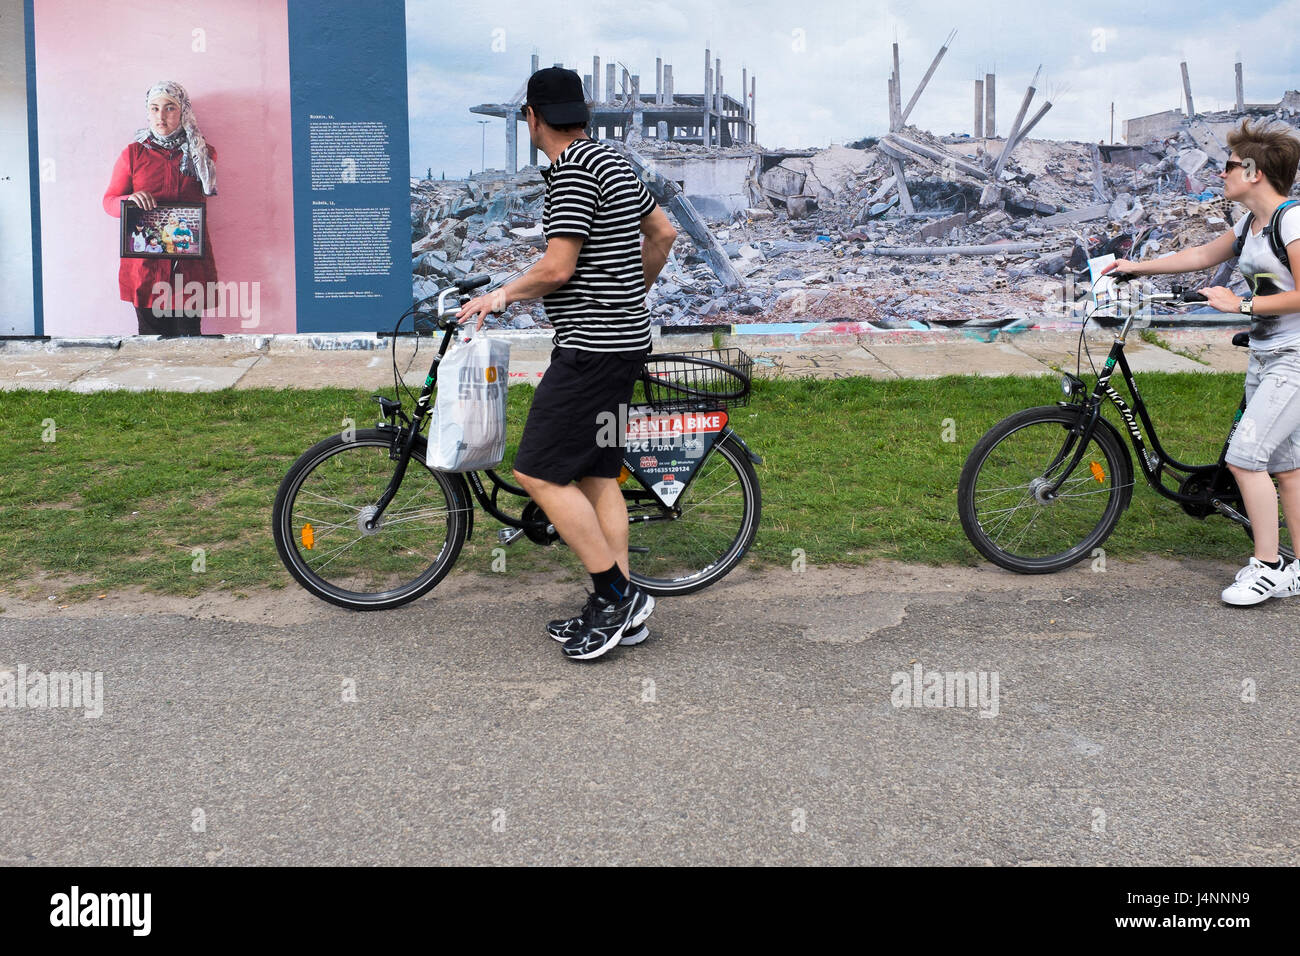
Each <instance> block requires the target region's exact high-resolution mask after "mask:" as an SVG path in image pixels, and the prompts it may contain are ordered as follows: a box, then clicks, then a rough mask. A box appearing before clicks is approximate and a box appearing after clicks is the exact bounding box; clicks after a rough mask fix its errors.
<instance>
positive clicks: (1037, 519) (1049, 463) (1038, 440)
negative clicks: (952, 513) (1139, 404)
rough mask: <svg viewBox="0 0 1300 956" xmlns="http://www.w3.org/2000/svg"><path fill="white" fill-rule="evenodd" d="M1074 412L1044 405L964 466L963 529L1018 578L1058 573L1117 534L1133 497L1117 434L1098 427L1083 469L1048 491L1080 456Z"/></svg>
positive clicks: (1006, 424)
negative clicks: (1116, 529)
mask: <svg viewBox="0 0 1300 956" xmlns="http://www.w3.org/2000/svg"><path fill="white" fill-rule="evenodd" d="M1082 414H1083V412H1082V410H1081V409H1079V408H1077V407H1070V406H1060V405H1046V406H1042V407H1040V408H1028V409H1025V410H1024V411H1022V412H1017V413H1016V414H1014V415H1012V416H1010V417H1008V418H1005V419H1003V420H1002V421H1000V422H998V424H996V425H994V426H993V427H992V428H991V429H989V431H988V432H987V433H986V434H985V435H984V437H983V438H981V439H980V440H979V441H978V442H977V443H976V444H975V447H974V448H973V449H971V453H970V455H969V456H968V457H967V459H966V465H965V467H964V468H963V469H962V472H961V479H960V481H959V482H958V484H957V510H958V512H959V514H960V515H961V525H962V529H963V530H964V531H965V532H966V537H967V538H969V539H970V542H971V544H973V545H974V546H975V548H976V550H978V551H979V553H980V554H982V555H984V557H986V558H988V559H989V560H990V561H992V562H993V563H994V564H996V565H999V566H1000V567H1003V568H1006V569H1007V570H1009V571H1016V572H1019V573H1020V574H1044V573H1048V572H1051V571H1060V570H1061V569H1063V568H1068V567H1069V566H1070V565H1072V564H1075V563H1076V562H1078V561H1080V560H1082V559H1083V558H1085V557H1087V556H1088V555H1089V554H1090V553H1091V551H1092V549H1093V548H1095V547H1097V545H1099V544H1101V543H1102V542H1103V541H1105V540H1106V538H1107V537H1108V536H1109V535H1110V533H1111V531H1112V530H1113V529H1114V527H1115V524H1116V522H1118V521H1119V516H1120V514H1121V513H1123V511H1124V509H1125V508H1127V507H1128V503H1129V499H1130V497H1131V496H1132V492H1133V468H1132V463H1131V461H1130V460H1129V457H1128V453H1127V452H1126V451H1125V449H1124V446H1123V445H1121V444H1120V441H1119V439H1118V438H1117V437H1116V436H1115V433H1114V432H1113V431H1112V430H1111V429H1110V428H1108V427H1106V425H1105V424H1104V423H1102V422H1098V424H1097V427H1096V428H1095V429H1094V430H1093V433H1092V436H1091V438H1090V439H1089V442H1088V447H1087V448H1086V449H1085V450H1084V454H1083V457H1082V458H1081V459H1080V461H1079V465H1078V467H1077V468H1076V469H1075V470H1074V472H1073V473H1072V474H1069V475H1066V477H1065V481H1064V482H1063V483H1062V484H1061V487H1060V489H1059V490H1058V491H1057V493H1056V494H1055V495H1053V496H1049V495H1048V494H1047V491H1046V489H1047V488H1048V487H1049V486H1050V485H1051V484H1052V483H1054V482H1055V481H1056V479H1057V478H1059V477H1060V475H1061V472H1062V470H1063V469H1065V468H1066V467H1068V466H1069V464H1070V462H1071V461H1072V460H1073V459H1074V455H1075V452H1076V451H1077V450H1078V441H1079V439H1078V437H1077V436H1075V435H1074V434H1072V431H1071V430H1072V429H1073V428H1075V427H1076V426H1077V425H1078V424H1079V421H1080V416H1081V415H1082Z"/></svg>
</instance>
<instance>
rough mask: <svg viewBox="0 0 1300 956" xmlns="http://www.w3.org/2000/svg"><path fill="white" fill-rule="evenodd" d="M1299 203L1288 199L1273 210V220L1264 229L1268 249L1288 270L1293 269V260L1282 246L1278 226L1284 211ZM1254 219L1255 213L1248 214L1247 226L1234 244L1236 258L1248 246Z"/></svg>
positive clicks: (1233, 251) (1233, 252) (1233, 250)
mask: <svg viewBox="0 0 1300 956" xmlns="http://www.w3.org/2000/svg"><path fill="white" fill-rule="evenodd" d="M1298 202H1300V199H1288V200H1287V201H1286V202H1284V203H1282V205H1280V206H1278V207H1277V209H1275V210H1273V218H1272V219H1270V220H1269V221H1268V225H1267V226H1265V227H1264V232H1263V235H1264V238H1265V239H1267V240H1268V247H1269V248H1270V249H1272V250H1273V255H1275V256H1277V260H1278V261H1279V262H1280V263H1282V266H1283V268H1285V269H1287V270H1290V268H1291V260H1290V259H1288V258H1287V254H1286V246H1284V245H1282V236H1281V235H1280V234H1279V233H1278V224H1279V223H1280V222H1281V221H1282V211H1283V210H1284V209H1286V208H1287V207H1288V206H1294V205H1295V204H1296V203H1298ZM1254 219H1255V214H1254V213H1253V212H1248V213H1246V225H1245V226H1244V227H1242V230H1241V235H1240V236H1238V237H1237V238H1236V241H1234V242H1233V244H1232V254H1233V255H1234V256H1240V255H1241V250H1242V248H1243V247H1244V246H1245V245H1246V237H1247V236H1249V235H1250V224H1251V223H1252V222H1253V221H1254Z"/></svg>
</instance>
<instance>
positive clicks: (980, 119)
mask: <svg viewBox="0 0 1300 956" xmlns="http://www.w3.org/2000/svg"><path fill="white" fill-rule="evenodd" d="M971 135H972V136H974V137H975V138H976V139H980V138H981V137H982V136H983V135H984V81H983V80H976V81H975V132H973V133H972V134H971Z"/></svg>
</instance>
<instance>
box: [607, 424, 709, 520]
mask: <svg viewBox="0 0 1300 956" xmlns="http://www.w3.org/2000/svg"><path fill="white" fill-rule="evenodd" d="M726 427H727V413H726V412H725V411H722V410H717V411H707V412H679V413H675V414H655V413H647V412H643V413H637V414H632V415H630V416H629V417H628V418H627V423H626V427H625V430H624V431H625V435H626V453H625V455H624V459H623V463H624V465H625V466H626V467H627V469H628V471H631V472H633V473H634V474H636V476H637V477H638V478H639V479H640V480H641V482H642V483H643V484H644V485H645V486H646V487H647V488H649V489H650V490H651V491H652V492H654V494H655V495H656V496H657V497H658V498H659V500H660V501H662V502H663V503H664V504H665V505H669V506H671V505H672V504H673V502H674V501H676V500H677V498H678V496H679V495H681V493H682V491H683V490H684V489H685V488H686V486H687V485H688V484H690V481H691V476H692V475H694V474H695V469H696V468H698V467H699V465H700V462H701V461H703V460H704V456H705V455H707V454H708V453H709V450H710V449H711V448H713V444H714V442H716V441H717V440H718V436H719V435H721V434H722V432H723V430H724V429H725V428H726Z"/></svg>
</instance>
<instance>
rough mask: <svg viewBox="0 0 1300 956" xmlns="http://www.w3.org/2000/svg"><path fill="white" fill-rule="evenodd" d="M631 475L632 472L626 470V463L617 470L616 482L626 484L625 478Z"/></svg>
mask: <svg viewBox="0 0 1300 956" xmlns="http://www.w3.org/2000/svg"><path fill="white" fill-rule="evenodd" d="M631 477H632V472H630V471H628V470H627V465H624V466H623V467H622V468H620V469H619V472H618V483H619V484H620V485H622V484H626V483H627V480H628V479H629V478H631Z"/></svg>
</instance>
